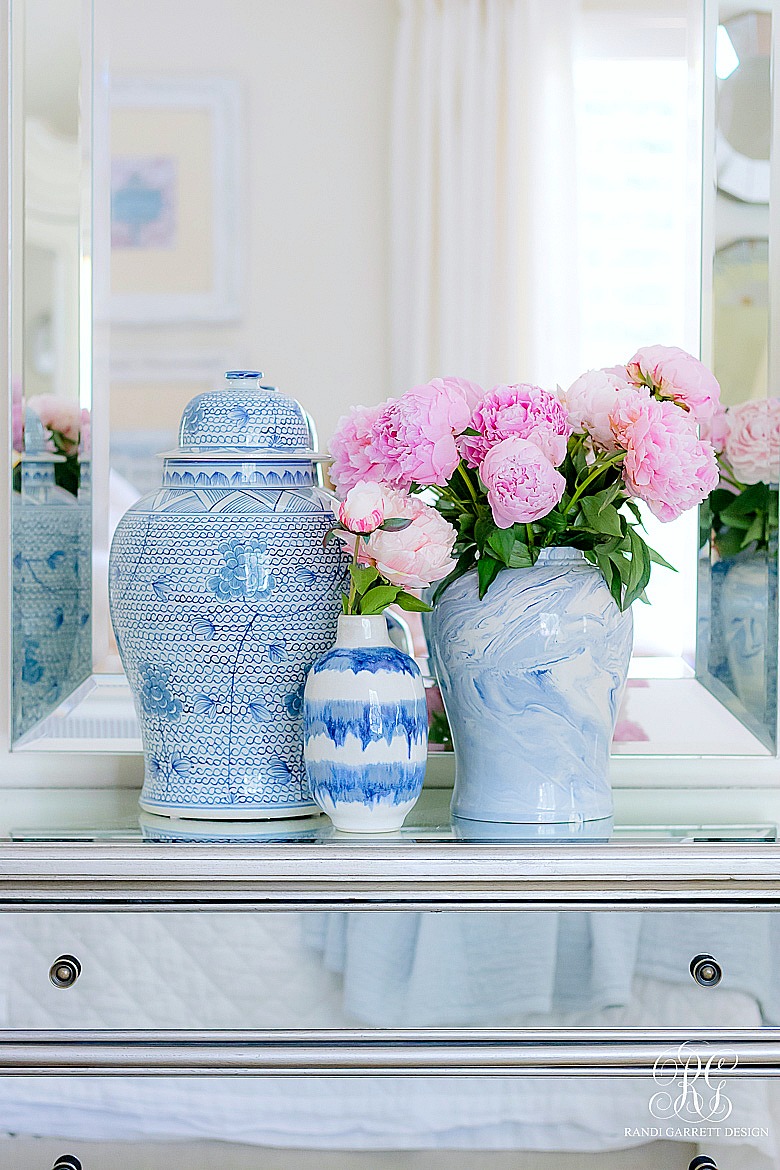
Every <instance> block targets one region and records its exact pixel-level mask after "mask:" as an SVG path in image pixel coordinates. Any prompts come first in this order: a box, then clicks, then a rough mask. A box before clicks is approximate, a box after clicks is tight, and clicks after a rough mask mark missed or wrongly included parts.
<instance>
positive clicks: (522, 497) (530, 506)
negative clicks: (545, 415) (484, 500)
mask: <svg viewBox="0 0 780 1170" xmlns="http://www.w3.org/2000/svg"><path fill="white" fill-rule="evenodd" d="M479 474H480V478H481V479H482V482H483V483H484V485H485V487H486V488H487V495H488V502H489V503H490V507H491V510H492V512H493V519H494V520H495V522H496V524H497V525H498V527H499V528H511V526H512V525H513V524H530V523H532V522H533V521H534V520H540V519H541V518H542V516H546V515H547V514H548V513H549V512H552V510H553V508H554V507H555V506H556V504H558V503H559V502H560V499H561V496H562V495H563V493H564V491H565V489H566V480H565V479H564V478H563V476H562V475H561V473H560V472H559V471H558V470H556V468H555V467H554V466H553V464H552V463H551V462H550V460H549V459H548V458H547V456H546V455H543V454H542V452H541V451H540V450H539V448H538V447H537V446H536V444H535V443H532V442H530V441H529V440H528V439H518V438H512V439H503V440H502V441H501V442H500V443H497V444H496V446H495V447H491V449H490V450H489V451H488V453H487V455H486V456H485V458H484V459H483V460H482V464H481V466H480V469H479Z"/></svg>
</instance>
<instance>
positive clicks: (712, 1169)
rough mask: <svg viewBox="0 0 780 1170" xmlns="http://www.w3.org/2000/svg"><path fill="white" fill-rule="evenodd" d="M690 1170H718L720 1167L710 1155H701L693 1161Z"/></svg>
mask: <svg viewBox="0 0 780 1170" xmlns="http://www.w3.org/2000/svg"><path fill="white" fill-rule="evenodd" d="M688 1170H718V1167H717V1166H716V1165H715V1163H714V1162H713V1160H712V1158H710V1157H709V1155H708V1154H700V1155H699V1157H698V1158H694V1159H693V1161H692V1162H691V1164H690V1166H689V1167H688Z"/></svg>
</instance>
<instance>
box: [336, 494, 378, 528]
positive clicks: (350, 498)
mask: <svg viewBox="0 0 780 1170" xmlns="http://www.w3.org/2000/svg"><path fill="white" fill-rule="evenodd" d="M385 495H386V490H385V489H384V488H382V487H381V486H380V484H378V483H368V482H361V483H356V484H355V486H354V487H353V488H350V489H349V491H348V492H347V495H346V498H345V499H344V500H343V502H342V503H341V504H339V520H340V522H341V523H342V524H343V525H344V527H345V528H346V529H347V530H348V531H349V532H373V531H374V529H375V528H378V527H379V525H380V524H381V523H382V522H383V520H384V518H385V507H386V499H385Z"/></svg>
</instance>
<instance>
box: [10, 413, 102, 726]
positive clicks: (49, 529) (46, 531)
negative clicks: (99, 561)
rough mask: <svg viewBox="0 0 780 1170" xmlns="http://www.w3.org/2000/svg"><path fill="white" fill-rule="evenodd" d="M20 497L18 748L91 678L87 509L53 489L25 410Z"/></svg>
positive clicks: (32, 417)
mask: <svg viewBox="0 0 780 1170" xmlns="http://www.w3.org/2000/svg"><path fill="white" fill-rule="evenodd" d="M24 448H25V449H24V453H23V455H22V457H21V476H20V479H21V482H20V488H21V491H20V492H19V493H18V494H17V493H15V494H14V497H13V555H12V565H13V735H14V739H16V740H18V739H20V738H21V737H22V736H24V735H25V734H26V733H27V732H28V731H30V730H31V729H32V728H33V727H34V726H35V725H36V724H37V723H39V722H40V721H41V720H42V719H45V718H46V716H48V715H50V714H51V712H52V711H53V710H54V709H55V708H56V707H57V705H58V704H59V703H60V702H62V700H63V699H65V698H67V696H68V695H70V694H71V692H72V691H73V690H74V689H75V688H76V687H77V686H79V685H80V684H81V683H82V682H84V681H85V680H86V679H87V678H88V677H89V675H90V674H91V672H92V639H91V623H90V590H91V569H92V530H91V522H90V511H89V506H88V505H89V501H88V499H84V498H83V497H82V493H81V491H79V498H78V499H76V497H75V496H73V495H71V493H70V492H68V491H66V490H65V488H62V487H59V486H58V485H57V483H56V481H55V465H56V464H57V463H62V462H64V456H62V455H57V454H55V453H54V452H52V451H50V450H49V448H48V444H47V436H46V433H45V431H44V428H43V424H42V423H41V420H40V419H39V417H38V415H37V414H36V413H35V411H34V410H33V409H31V408H28V410H27V412H26V416H25V423H24Z"/></svg>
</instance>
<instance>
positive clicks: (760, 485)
mask: <svg viewBox="0 0 780 1170" xmlns="http://www.w3.org/2000/svg"><path fill="white" fill-rule="evenodd" d="M710 438H711V441H712V442H713V444H714V445H715V448H716V450H717V452H718V464H719V467H720V483H719V485H718V487H717V489H716V490H715V491H714V492H713V493H712V495H711V496H710V500H709V503H710V509H711V512H712V531H713V539H714V543H715V547H716V548H717V550H718V552H719V553H720V555H721V556H722V557H731V556H736V555H737V553H740V552H742V551H743V550H746V549H755V550H763V549H766V548H768V547H769V544H770V541H771V540H772V539H773V537H776V536H777V529H778V518H777V513H778V480H779V479H780V398H761V399H756V400H754V401H750V402H740V403H739V404H738V405H736V406H730V407H728V408H720V410H718V411H717V413H716V414H715V416H714V418H713V419H712V422H711V424H710ZM707 535H708V533H707V532H706V531H705V532H703V533H702V537H703V539H706V536H707Z"/></svg>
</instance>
